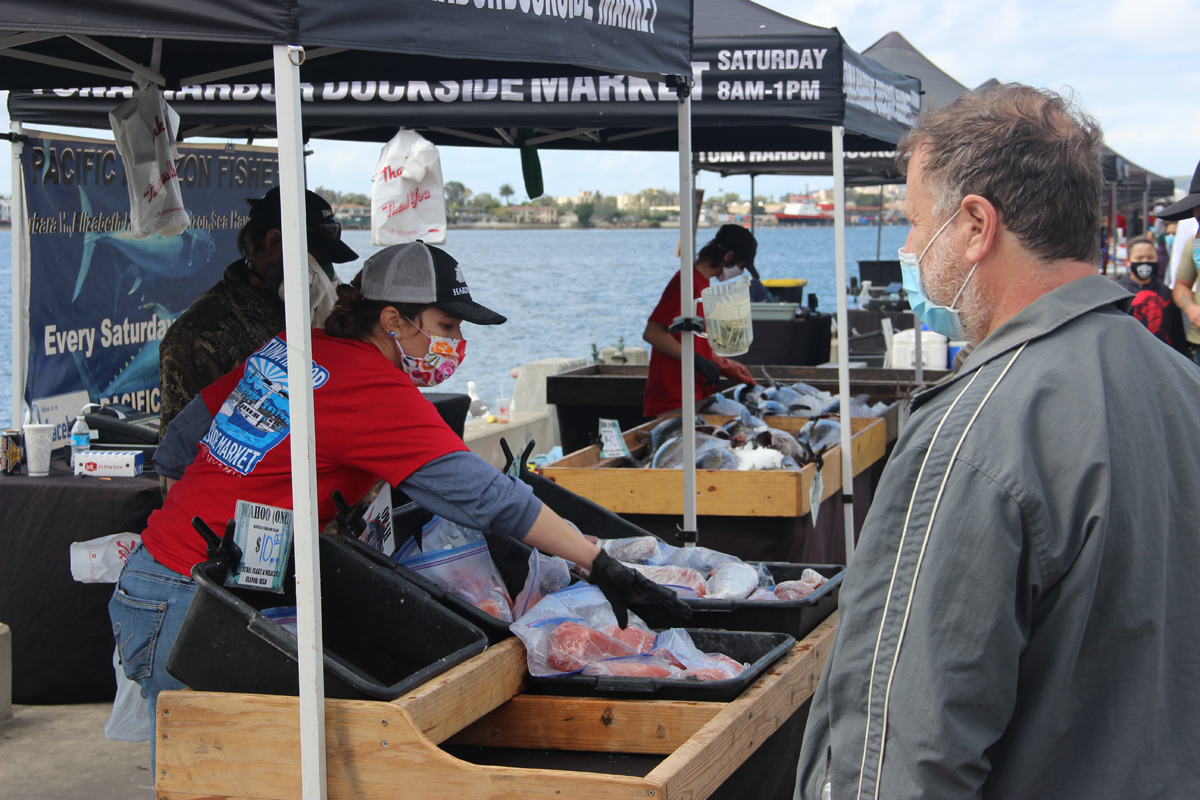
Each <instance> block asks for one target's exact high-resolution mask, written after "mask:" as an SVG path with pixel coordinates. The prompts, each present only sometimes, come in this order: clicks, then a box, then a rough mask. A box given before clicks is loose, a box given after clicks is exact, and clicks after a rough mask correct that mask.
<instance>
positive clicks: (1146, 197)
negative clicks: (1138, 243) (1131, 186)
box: [1142, 175, 1150, 234]
mask: <svg viewBox="0 0 1200 800" xmlns="http://www.w3.org/2000/svg"><path fill="white" fill-rule="evenodd" d="M1149 232H1150V176H1149V175H1146V188H1145V189H1143V190H1142V233H1143V234H1145V233H1149Z"/></svg>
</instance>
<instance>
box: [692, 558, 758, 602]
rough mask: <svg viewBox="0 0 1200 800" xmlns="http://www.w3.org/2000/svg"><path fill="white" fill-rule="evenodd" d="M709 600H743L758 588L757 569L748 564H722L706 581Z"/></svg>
mask: <svg viewBox="0 0 1200 800" xmlns="http://www.w3.org/2000/svg"><path fill="white" fill-rule="evenodd" d="M706 584H707V586H708V594H706V595H705V597H706V598H707V599H709V600H744V599H746V598H747V597H749V596H750V595H751V594H753V593H754V590H755V589H757V588H758V571H757V570H756V569H754V567H752V566H750V565H749V564H743V563H740V562H733V563H730V564H722V565H721V566H719V567H717V568H716V569H714V570H713V571H712V574H710V575H709V576H708V581H706Z"/></svg>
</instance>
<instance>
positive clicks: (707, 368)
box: [692, 353, 721, 386]
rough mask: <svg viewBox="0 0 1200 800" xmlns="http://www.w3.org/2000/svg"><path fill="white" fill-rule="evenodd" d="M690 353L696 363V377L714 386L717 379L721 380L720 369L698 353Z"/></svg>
mask: <svg viewBox="0 0 1200 800" xmlns="http://www.w3.org/2000/svg"><path fill="white" fill-rule="evenodd" d="M692 355H693V356H694V358H693V361H695V363H696V377H698V378H699V379H700V380H702V381H704V382H705V383H707V384H709V385H710V386H716V385H717V381H719V380H721V369H720V368H719V367H718V366H717V365H716V364H714V363H713V362H711V361H709V360H708V359H707V358H705V357H704V356H702V355H700V354H699V353H693V354H692Z"/></svg>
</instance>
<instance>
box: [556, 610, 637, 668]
mask: <svg viewBox="0 0 1200 800" xmlns="http://www.w3.org/2000/svg"><path fill="white" fill-rule="evenodd" d="M631 655H636V651H635V650H634V648H633V647H631V646H629V645H627V644H625V642H622V641H621V640H619V639H614V638H613V637H611V636H609V635H608V634H605V633H601V632H600V631H598V630H596V629H595V628H589V627H588V626H587V625H584V624H582V623H579V622H563V623H560V624H559V625H558V626H557V627H555V629H554V630H553V631H551V632H550V649H549V652H548V653H547V656H546V663H547V664H548V665H550V666H551V667H553V668H554V669H556V670H558V671H559V672H577V671H578V670H581V669H583V668H584V667H586V666H587V665H589V664H594V663H596V662H597V661H603V660H605V659H608V658H614V657H620V656H631Z"/></svg>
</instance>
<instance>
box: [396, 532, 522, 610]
mask: <svg viewBox="0 0 1200 800" xmlns="http://www.w3.org/2000/svg"><path fill="white" fill-rule="evenodd" d="M424 530H425V531H426V533H425V534H424V535H423V537H422V544H423V545H424V547H425V552H423V553H414V552H413V550H412V549H409V548H407V547H405V548H401V549H402V551H404V552H406V553H409V554H410V555H408V557H406V558H404V559H403V560H402V561H401V562H400V563H401V564H403V565H404V566H406V567H408V568H409V569H411V570H413V571H414V572H417V573H419V574H421V575H423V576H424V577H426V578H428V579H429V580H431V581H433V582H434V583H436V584H437V585H438V586H441V587H442V588H443V589H446V590H448V591H450V592H453V593H454V594H455V595H456V596H458V597H461V598H462V599H463V600H466V601H467V602H468V603H471V604H472V605H474V606H475V607H477V608H479V609H480V610H482V611H485V612H487V613H488V614H491V615H492V616H493V617H495V618H496V619H498V620H500V621H502V622H512V621H513V617H512V599H511V598H510V597H509V595H508V589H507V588H506V587H505V586H504V580H503V578H501V577H500V571H499V570H498V569H496V564H495V562H493V561H492V554H491V552H490V551H489V550H488V546H487V542H486V541H484V539H483V534H482V533H480V532H479V531H472V530H468V529H466V528H461V527H459V526H458V525H455V524H454V523H451V522H447V521H446V520H444V519H441V518H440V517H434V518H433V520H432V521H431V522H430V523H429V524H428V525H427V526H426V527H425V529H424ZM426 537H428V538H426Z"/></svg>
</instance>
